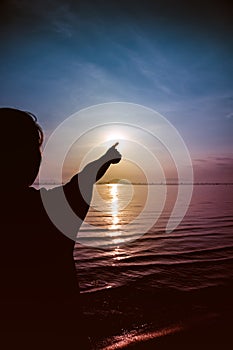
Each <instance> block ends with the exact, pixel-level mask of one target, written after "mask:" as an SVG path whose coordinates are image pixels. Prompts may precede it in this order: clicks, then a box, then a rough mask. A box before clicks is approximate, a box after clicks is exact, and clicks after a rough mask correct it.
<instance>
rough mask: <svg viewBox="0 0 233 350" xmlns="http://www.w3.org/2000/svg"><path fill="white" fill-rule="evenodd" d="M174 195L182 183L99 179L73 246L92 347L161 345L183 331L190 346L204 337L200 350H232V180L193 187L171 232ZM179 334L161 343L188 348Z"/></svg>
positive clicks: (172, 347)
mask: <svg viewBox="0 0 233 350" xmlns="http://www.w3.org/2000/svg"><path fill="white" fill-rule="evenodd" d="M164 186H165V187H166V191H165V190H164ZM181 186H182V185H181ZM183 186H188V185H185V184H184V185H183ZM177 193H178V186H177V185H175V184H170V185H163V184H160V185H159V184H157V185H143V184H140V185H131V186H130V185H128V184H117V183H114V184H100V185H96V187H95V195H94V199H93V202H92V206H91V208H90V210H89V213H88V216H87V218H86V221H85V223H83V225H82V227H81V229H80V232H79V236H78V237H79V238H78V242H77V243H76V245H75V250H74V259H75V263H76V268H77V278H78V281H79V286H80V291H81V297H82V305H83V311H84V316H85V320H86V323H87V325H88V337H89V341H90V343H91V346H92V349H96V350H99V349H102V350H104V349H105V350H111V349H126V348H130V349H131V348H135V349H136V348H137V349H139V348H140V349H157V348H158V349H160V348H159V347H158V344H160V345H161V341H162V340H161V339H164V338H166V339H168V338H169V337H170V336H171V335H176V334H183V336H182V339H183V340H181V343H182V341H184V339H186V341H187V344H189V348H191V345H192V344H194V343H195V341H197V339H198V337H199V340H198V341H199V342H198V343H197V344H198V346H199V349H201V348H203V349H204V348H205V349H207V348H208V346H207V345H208V344H209V345H210V344H211V348H214V344H215V345H216V344H217V343H218V342H219V346H220V345H221V348H222V349H227V348H231V345H230V339H231V338H230V333H231V332H232V331H233V328H232V324H233V317H232V314H233V307H232V301H231V300H232V297H233V294H232V292H233V185H232V184H196V185H194V186H193V194H192V199H191V202H190V204H189V205H188V207H187V208H186V209H187V212H186V213H185V215H184V217H183V219H182V220H181V222H180V223H179V225H178V226H177V227H176V228H175V229H174V230H173V231H172V232H170V233H168V232H167V231H166V225H167V222H168V220H169V218H170V216H171V213H172V208H173V207H174V204H175V201H176V198H177ZM164 194H165V195H166V196H165V199H164ZM148 196H150V198H153V201H154V202H153V203H154V206H153V205H152V204H151V203H150V205H147V199H148ZM161 202H162V204H163V205H160V204H161ZM141 214H143V215H141ZM140 215H141V219H140V220H139V221H137V218H138V217H140ZM140 230H141V231H140ZM193 330H195V331H194V333H192V332H193ZM217 333H218V334H219V336H218V337H217V336H216V334H217ZM184 334H188V335H187V336H185V335H184ZM169 339H170V338H169ZM173 339H174V344H173V345H172V343H167V344H170V345H167V347H164V348H166V349H174V348H176V346H175V345H177V348H179V349H180V348H182V347H180V346H179V344H180V343H179V341H177V339H176V341H175V338H173ZM210 339H212V342H211V340H210ZM156 341H157V343H156ZM156 344H157V345H156ZM200 344H201V345H202V346H200ZM183 345H184V343H183ZM156 346H157V347H156ZM185 346H186V345H185ZM216 346H217V345H216ZM218 348H219V347H218Z"/></svg>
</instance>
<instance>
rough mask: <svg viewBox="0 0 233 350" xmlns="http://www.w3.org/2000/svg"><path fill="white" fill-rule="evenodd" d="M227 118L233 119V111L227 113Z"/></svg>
mask: <svg viewBox="0 0 233 350" xmlns="http://www.w3.org/2000/svg"><path fill="white" fill-rule="evenodd" d="M226 119H230V120H233V112H230V113H228V114H227V115H226Z"/></svg>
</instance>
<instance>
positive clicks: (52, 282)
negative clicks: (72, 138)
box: [0, 108, 121, 350]
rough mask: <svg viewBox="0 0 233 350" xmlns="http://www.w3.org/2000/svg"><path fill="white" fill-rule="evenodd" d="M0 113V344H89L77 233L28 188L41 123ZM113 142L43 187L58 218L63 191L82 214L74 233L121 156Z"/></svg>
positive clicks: (29, 117) (37, 157) (38, 155)
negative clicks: (62, 181)
mask: <svg viewBox="0 0 233 350" xmlns="http://www.w3.org/2000/svg"><path fill="white" fill-rule="evenodd" d="M0 118H1V126H2V135H1V160H2V172H1V186H2V196H1V199H2V203H1V208H2V220H1V254H0V256H1V261H0V274H1V275H0V278H1V291H0V307H1V313H0V317H1V325H0V333H1V334H0V342H1V344H0V346H1V348H2V349H7V348H9V349H15V348H24V349H35V348H39V349H42V348H43V349H50V348H54V349H56V348H67V349H69V348H71V347H74V348H75V349H80V350H84V349H87V348H89V345H88V341H87V337H86V326H85V323H84V319H83V317H82V310H81V302H80V296H79V290H78V283H77V278H76V272H75V266H74V261H73V248H74V240H72V239H70V238H68V237H67V236H65V235H64V234H63V233H61V232H60V231H59V230H58V229H57V228H56V227H55V226H54V224H53V223H52V222H51V221H50V219H49V217H48V215H47V213H46V211H45V209H44V206H43V203H42V200H41V195H40V191H38V190H36V189H34V188H33V187H30V186H31V185H32V183H33V182H34V180H35V178H36V176H37V174H38V170H39V166H40V162H41V152H40V146H41V144H42V142H43V133H42V130H41V128H40V127H39V126H38V125H37V123H36V122H35V120H34V118H33V116H32V115H31V114H30V113H27V112H23V111H19V110H15V109H10V108H2V109H0ZM61 142H62V140H61ZM115 147H116V145H114V146H113V147H111V148H110V149H109V150H108V151H107V152H106V153H105V154H104V155H103V156H102V157H101V158H99V159H98V160H96V161H94V162H92V163H90V164H88V165H87V166H86V167H85V168H84V169H83V170H82V171H81V172H80V173H79V174H77V175H75V176H74V177H73V178H72V179H71V181H70V182H68V183H67V184H66V185H64V186H63V187H60V188H55V189H52V190H49V191H46V190H45V189H42V194H43V196H45V197H47V198H48V200H49V201H50V202H51V203H52V204H53V205H54V207H55V211H57V215H59V217H60V220H61V222H62V221H63V220H64V221H67V217H65V215H66V213H63V211H62V210H61V208H62V203H60V202H59V201H60V200H61V198H60V192H62V193H63V191H64V194H65V196H66V199H67V201H68V202H69V205H70V207H71V208H72V210H73V211H74V212H75V214H76V215H77V216H78V217H79V218H80V220H79V221H77V223H76V224H75V226H74V225H73V227H72V229H73V231H74V232H72V233H71V236H73V238H75V236H74V235H76V234H77V232H78V229H79V226H80V224H81V222H82V221H83V220H84V218H85V216H86V214H87V212H88V209H89V204H90V199H91V194H92V187H93V184H94V183H95V182H96V181H97V180H98V179H100V178H101V177H102V176H103V174H104V173H105V172H106V170H107V169H108V167H109V166H110V165H111V164H112V163H118V162H119V161H120V159H121V155H120V154H119V152H118V151H117V150H116V149H115ZM80 183H81V184H82V187H83V188H82V194H81V192H80ZM83 190H84V191H85V196H84V197H85V200H84V199H83ZM60 204H61V206H60Z"/></svg>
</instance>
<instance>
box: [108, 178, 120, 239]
mask: <svg viewBox="0 0 233 350" xmlns="http://www.w3.org/2000/svg"><path fill="white" fill-rule="evenodd" d="M109 192H110V193H109V194H110V205H111V222H110V223H109V227H108V229H109V230H111V231H116V232H111V237H113V236H118V235H119V232H118V230H119V228H120V224H119V222H120V219H119V203H118V185H117V184H111V185H109Z"/></svg>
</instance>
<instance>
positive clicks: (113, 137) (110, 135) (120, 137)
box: [105, 131, 125, 141]
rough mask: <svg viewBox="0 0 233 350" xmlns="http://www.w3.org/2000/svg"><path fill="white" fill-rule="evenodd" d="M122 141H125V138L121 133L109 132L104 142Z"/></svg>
mask: <svg viewBox="0 0 233 350" xmlns="http://www.w3.org/2000/svg"><path fill="white" fill-rule="evenodd" d="M124 139H125V136H124V135H123V134H122V133H121V132H117V131H116V132H114V131H113V132H109V133H108V134H107V135H106V138H105V140H106V141H119V140H124Z"/></svg>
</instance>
